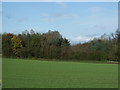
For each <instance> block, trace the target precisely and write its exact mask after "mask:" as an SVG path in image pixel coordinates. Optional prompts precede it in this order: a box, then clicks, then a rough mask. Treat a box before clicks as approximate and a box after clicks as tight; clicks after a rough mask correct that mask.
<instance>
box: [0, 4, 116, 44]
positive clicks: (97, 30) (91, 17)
mask: <svg viewBox="0 0 120 90" xmlns="http://www.w3.org/2000/svg"><path fill="white" fill-rule="evenodd" d="M1 5H2V10H1V9H0V15H1V12H2V32H9V33H15V34H18V33H21V32H22V31H24V30H31V29H33V30H34V31H35V32H39V33H45V32H47V31H48V30H53V31H54V30H57V31H59V32H60V34H61V35H62V36H63V37H66V38H67V39H69V40H70V42H71V43H72V44H74V43H80V42H86V41H88V40H90V39H93V38H94V37H99V36H100V35H103V34H104V33H106V34H110V33H114V32H115V31H116V30H117V28H118V3H117V2H2V4H1V3H0V6H1Z"/></svg>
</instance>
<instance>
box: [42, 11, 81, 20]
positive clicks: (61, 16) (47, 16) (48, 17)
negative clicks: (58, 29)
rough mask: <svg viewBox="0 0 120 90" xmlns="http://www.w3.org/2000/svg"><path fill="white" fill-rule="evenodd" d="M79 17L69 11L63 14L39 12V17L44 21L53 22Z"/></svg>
mask: <svg viewBox="0 0 120 90" xmlns="http://www.w3.org/2000/svg"><path fill="white" fill-rule="evenodd" d="M75 18H79V15H77V14H74V13H70V14H63V13H53V14H41V19H42V20H43V21H46V22H54V21H59V20H66V19H75Z"/></svg>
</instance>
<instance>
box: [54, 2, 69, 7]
mask: <svg viewBox="0 0 120 90" xmlns="http://www.w3.org/2000/svg"><path fill="white" fill-rule="evenodd" d="M56 4H58V5H60V6H61V7H62V8H67V5H66V4H65V3H64V2H56Z"/></svg>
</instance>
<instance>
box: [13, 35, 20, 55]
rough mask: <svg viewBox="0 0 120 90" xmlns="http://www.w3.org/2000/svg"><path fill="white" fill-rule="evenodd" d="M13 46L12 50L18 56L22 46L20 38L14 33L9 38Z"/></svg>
mask: <svg viewBox="0 0 120 90" xmlns="http://www.w3.org/2000/svg"><path fill="white" fill-rule="evenodd" d="M11 41H12V44H13V47H12V50H13V52H14V54H15V55H16V56H17V57H19V53H20V48H22V40H21V39H20V38H18V37H17V36H16V35H14V36H13V37H12V38H11Z"/></svg>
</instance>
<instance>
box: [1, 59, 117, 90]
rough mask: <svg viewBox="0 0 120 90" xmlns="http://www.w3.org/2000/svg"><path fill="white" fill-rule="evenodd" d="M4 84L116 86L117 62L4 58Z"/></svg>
mask: <svg viewBox="0 0 120 90" xmlns="http://www.w3.org/2000/svg"><path fill="white" fill-rule="evenodd" d="M2 63H3V73H2V76H3V79H2V83H3V84H2V85H3V88H117V87H118V64H98V63H81V62H65V61H64V62H60V61H43V60H41V61H38V60H28V59H26V60H22V59H7V58H4V59H3V60H2Z"/></svg>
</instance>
